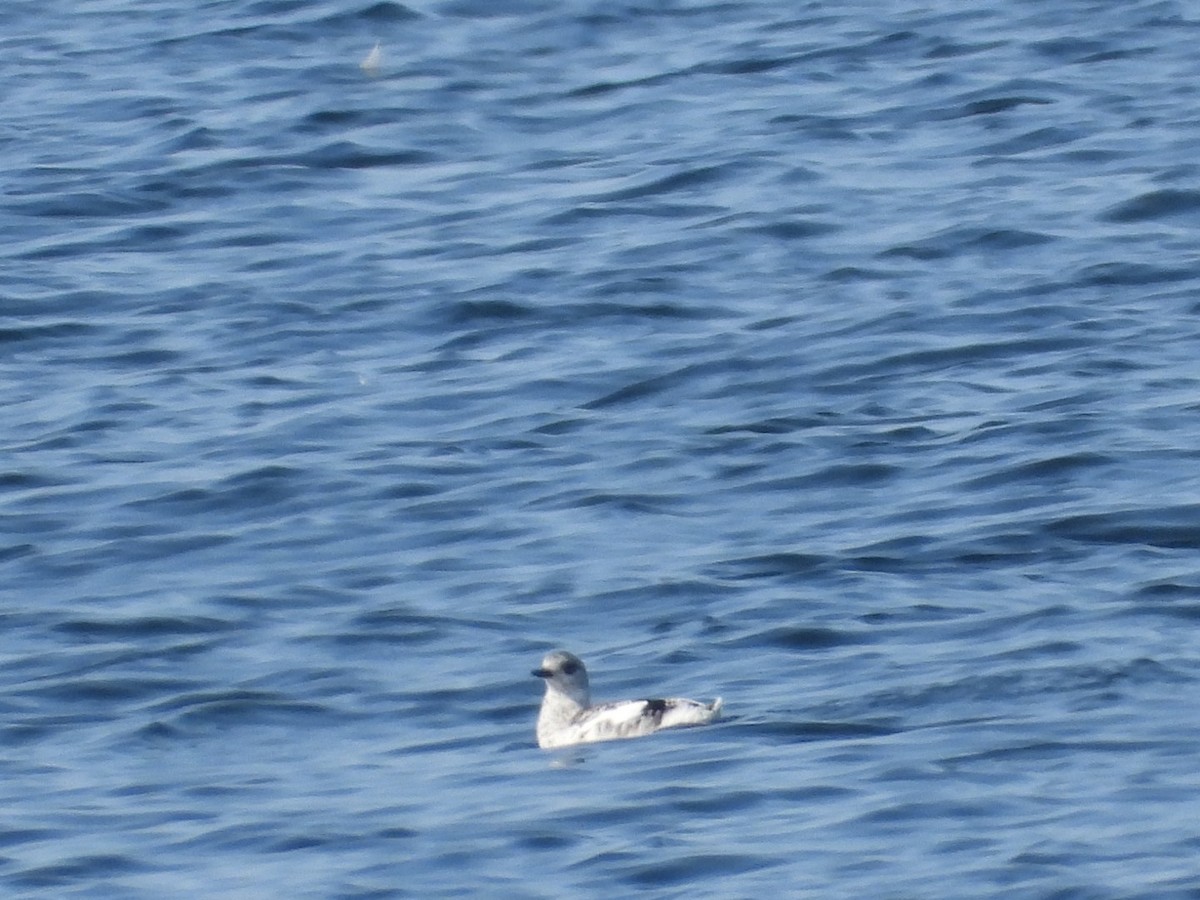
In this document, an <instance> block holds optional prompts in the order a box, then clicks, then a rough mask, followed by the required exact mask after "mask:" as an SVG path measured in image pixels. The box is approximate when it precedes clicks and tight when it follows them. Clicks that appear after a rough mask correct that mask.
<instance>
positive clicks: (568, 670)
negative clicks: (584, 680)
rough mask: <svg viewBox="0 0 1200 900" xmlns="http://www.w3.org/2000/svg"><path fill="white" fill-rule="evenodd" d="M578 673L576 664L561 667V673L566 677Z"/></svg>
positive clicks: (571, 663)
mask: <svg viewBox="0 0 1200 900" xmlns="http://www.w3.org/2000/svg"><path fill="white" fill-rule="evenodd" d="M578 671H579V665H578V664H577V663H573V662H570V663H567V664H566V665H564V666H563V672H565V673H566V674H567V675H574V674H575V673H576V672H578Z"/></svg>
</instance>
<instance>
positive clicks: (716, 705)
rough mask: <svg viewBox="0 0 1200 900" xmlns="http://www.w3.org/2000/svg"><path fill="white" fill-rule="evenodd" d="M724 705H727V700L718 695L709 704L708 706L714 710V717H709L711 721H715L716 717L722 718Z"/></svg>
mask: <svg viewBox="0 0 1200 900" xmlns="http://www.w3.org/2000/svg"><path fill="white" fill-rule="evenodd" d="M724 705H725V700H724V699H723V698H721V697H718V698H717V699H716V700H714V701H713V702H712V703H710V704H709V705H708V708H709V709H711V710H712V718H711V719H709V721H710V722H711V721H713V720H714V719H718V718H720V716H721V708H722V707H723V706H724Z"/></svg>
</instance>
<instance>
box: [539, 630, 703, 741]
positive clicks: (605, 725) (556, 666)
mask: <svg viewBox="0 0 1200 900" xmlns="http://www.w3.org/2000/svg"><path fill="white" fill-rule="evenodd" d="M533 674H534V675H536V676H537V677H538V678H544V679H545V680H546V693H545V695H544V696H543V697H542V708H541V710H540V711H539V712H538V719H537V742H538V746H539V747H541V748H542V749H543V750H553V749H556V748H558V747H570V746H572V745H573V744H592V743H596V742H597V741H616V740H620V739H621V738H632V737H641V736H642V735H644V734H653V733H654V732H656V731H662V730H663V729H664V728H682V727H685V726H688V725H707V724H708V723H709V722H711V721H713V720H714V719H716V718H717V717H718V716H719V715H720V714H721V705H722V700H721V698H720V697H718V698H717V699H716V700H714V701H713V702H712V703H700V702H699V701H697V700H684V699H682V698H680V697H672V698H669V699H666V700H621V701H618V702H616V703H600V704H597V705H596V706H592V695H591V691H590V690H589V688H588V674H587V669H586V668H585V667H584V665H583V660H581V659H580V658H579V657H578V656H576V655H575V654H574V653H568V652H567V651H566V650H555V651H554V652H553V653H548V654H546V656H545V658H544V659H543V660H542V665H541V667H540V668H537V669H534V670H533Z"/></svg>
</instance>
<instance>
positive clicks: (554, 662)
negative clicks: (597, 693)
mask: <svg viewBox="0 0 1200 900" xmlns="http://www.w3.org/2000/svg"><path fill="white" fill-rule="evenodd" d="M533 674H534V675H536V676H537V677H538V678H544V679H546V690H547V691H557V692H558V693H560V694H564V695H565V696H567V697H569V698H570V699H572V700H574V701H575V702H576V703H578V704H579V705H580V706H588V705H590V703H591V699H590V698H591V692H590V690H589V689H588V675H587V669H586V668H584V665H583V660H582V659H580V658H579V657H578V656H576V655H575V654H574V653H568V652H567V651H566V650H555V651H554V652H553V653H547V654H546V655H545V657H544V658H543V659H542V666H541V668H539V669H534V670H533Z"/></svg>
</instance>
